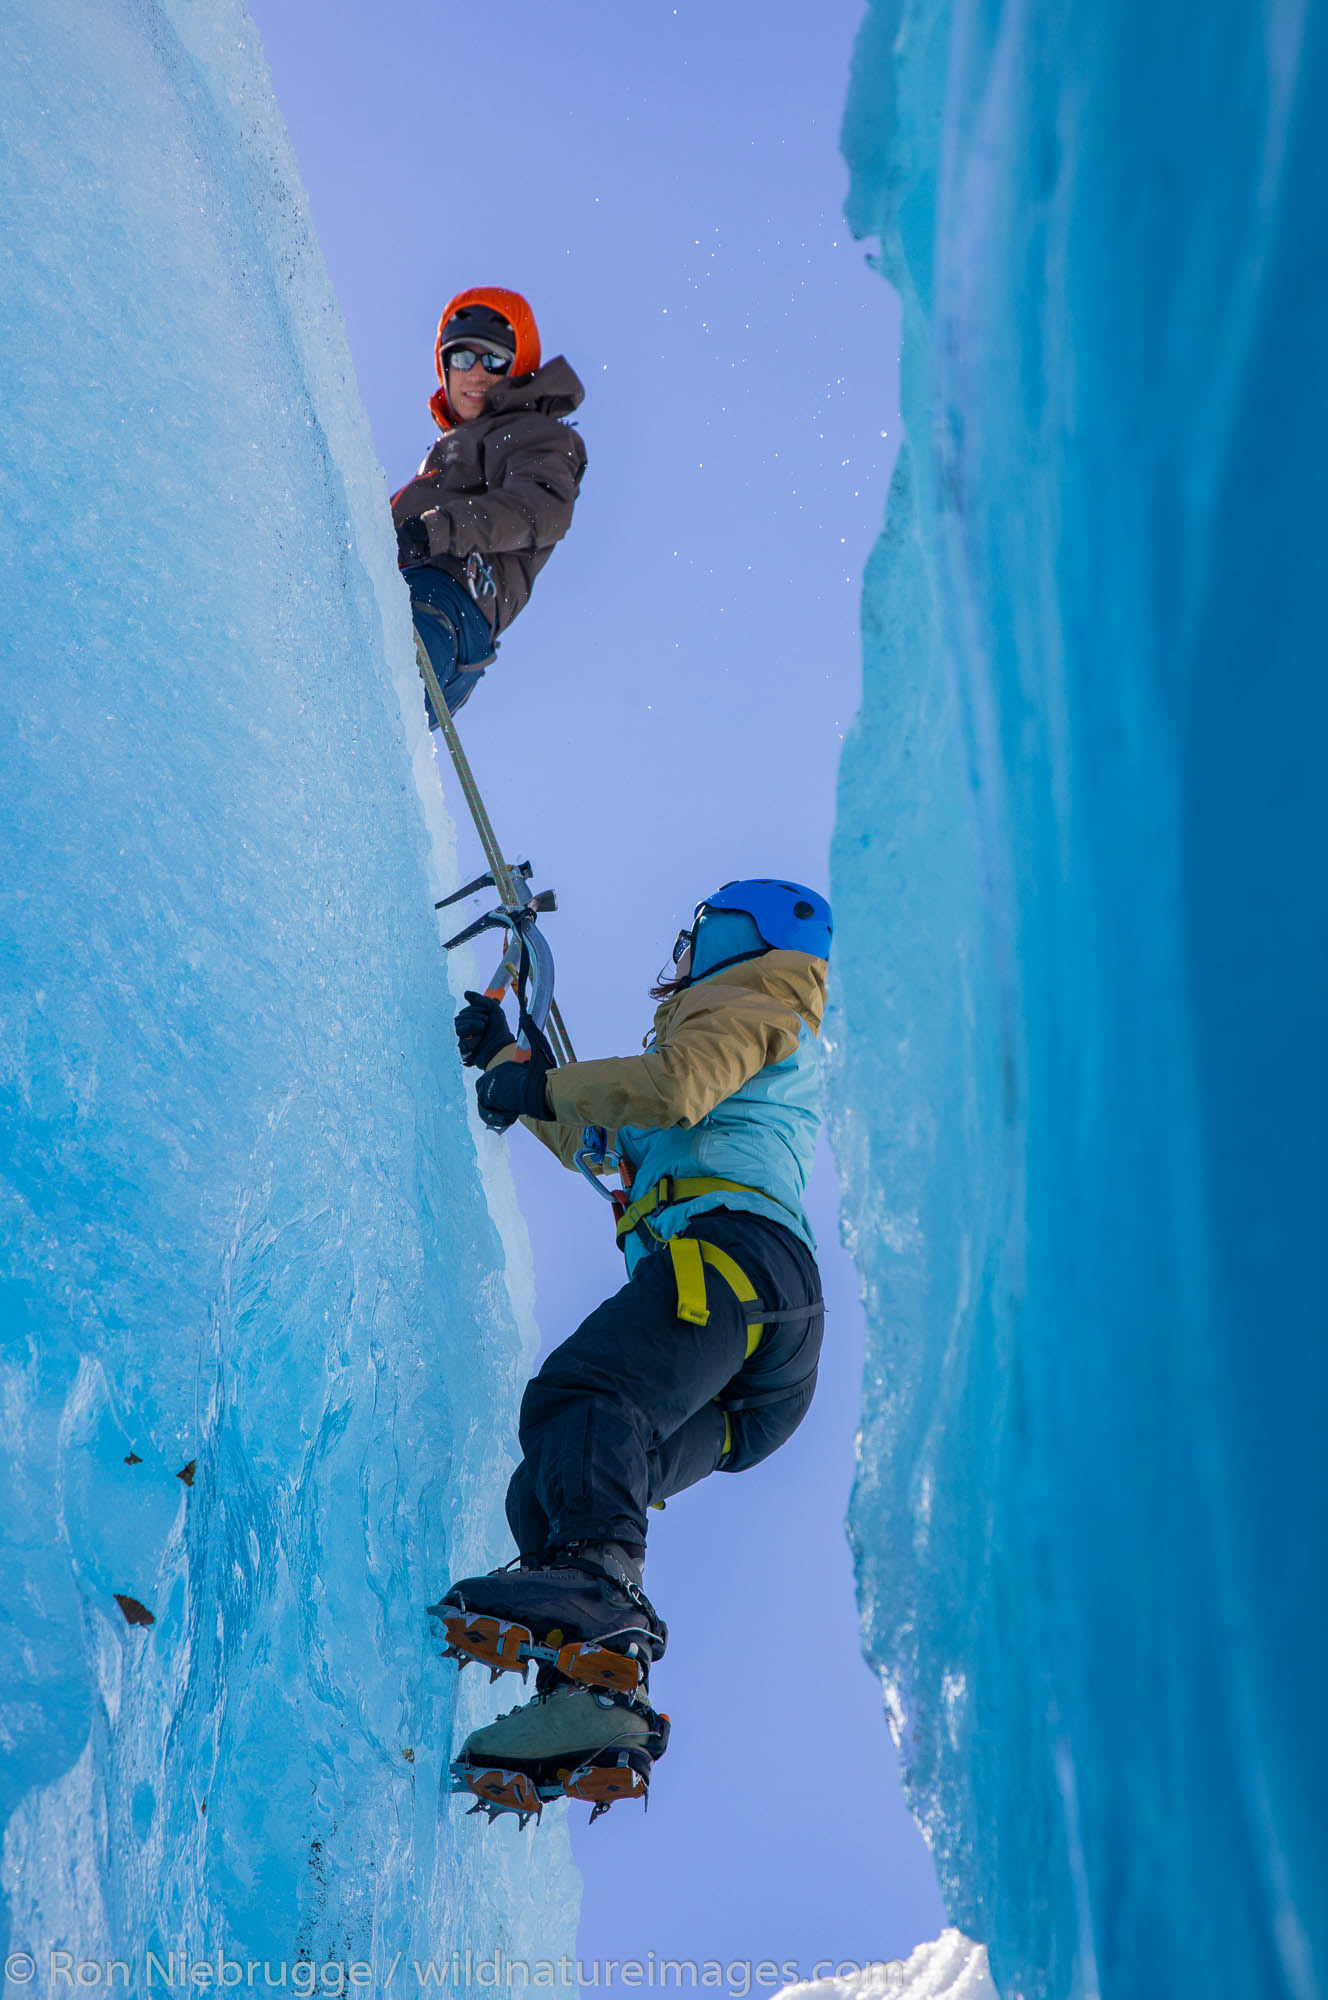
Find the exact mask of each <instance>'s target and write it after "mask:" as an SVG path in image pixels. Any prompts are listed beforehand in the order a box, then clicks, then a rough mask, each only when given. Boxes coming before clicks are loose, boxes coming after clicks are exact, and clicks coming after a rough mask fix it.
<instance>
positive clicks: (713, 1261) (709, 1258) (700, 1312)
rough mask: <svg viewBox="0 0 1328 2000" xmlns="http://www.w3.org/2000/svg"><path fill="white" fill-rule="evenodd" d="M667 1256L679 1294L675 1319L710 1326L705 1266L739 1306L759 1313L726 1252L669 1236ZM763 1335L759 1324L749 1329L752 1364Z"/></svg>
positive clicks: (691, 1239)
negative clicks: (670, 1261) (719, 1280)
mask: <svg viewBox="0 0 1328 2000" xmlns="http://www.w3.org/2000/svg"><path fill="white" fill-rule="evenodd" d="M669 1256H670V1257H671V1258H672V1260H673V1282H674V1284H675V1286H676V1287H677V1292H678V1318H679V1319H681V1320H686V1321H687V1323H688V1324H689V1325H690V1326H708V1325H709V1324H710V1308H709V1306H708V1305H707V1304H706V1290H705V1267H706V1265H707V1264H709V1265H710V1266H711V1268H712V1269H713V1270H716V1271H718V1273H719V1275H720V1277H721V1278H722V1279H723V1280H724V1283H725V1284H726V1285H727V1286H728V1288H729V1290H730V1291H731V1292H732V1293H733V1296H734V1297H735V1298H736V1299H737V1300H738V1303H739V1304H740V1305H744V1306H755V1307H756V1308H757V1310H758V1311H759V1310H760V1306H761V1301H760V1299H759V1298H758V1296H757V1292H756V1287H755V1285H754V1284H753V1283H752V1281H751V1279H750V1278H749V1277H748V1276H747V1273H746V1272H745V1271H744V1270H743V1268H742V1266H741V1264H739V1263H738V1262H737V1261H736V1259H735V1258H733V1257H730V1255H729V1253H728V1251H727V1250H720V1249H717V1248H716V1246H715V1245H714V1244H713V1243H700V1242H698V1241H697V1239H696V1237H694V1236H670V1238H669ZM750 1317H751V1315H750V1313H749V1314H748V1318H750ZM764 1332H765V1328H764V1326H763V1325H762V1324H761V1322H760V1321H759V1320H758V1321H757V1322H756V1324H755V1325H752V1326H749V1327H748V1329H747V1354H746V1359H747V1360H749V1361H750V1360H751V1357H752V1356H753V1354H755V1352H756V1350H757V1348H758V1347H759V1346H760V1344H761V1336H762V1334H763V1333H764Z"/></svg>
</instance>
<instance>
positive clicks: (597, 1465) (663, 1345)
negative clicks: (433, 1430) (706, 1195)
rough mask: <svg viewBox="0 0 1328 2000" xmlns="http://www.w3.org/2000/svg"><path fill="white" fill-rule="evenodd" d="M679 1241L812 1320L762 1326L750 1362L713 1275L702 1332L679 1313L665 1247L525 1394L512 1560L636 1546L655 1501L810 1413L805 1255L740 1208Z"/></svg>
mask: <svg viewBox="0 0 1328 2000" xmlns="http://www.w3.org/2000/svg"><path fill="white" fill-rule="evenodd" d="M681 1234H683V1235H685V1236H693V1237H696V1238H697V1239H698V1240H699V1241H700V1242H702V1243H713V1244H714V1245H715V1247H716V1248H717V1249H719V1250H726V1251H727V1252H728V1254H729V1255H730V1256H731V1257H732V1258H733V1259H734V1260H735V1262H736V1263H738V1264H739V1265H740V1266H741V1268H742V1270H743V1271H744V1272H745V1273H746V1275H747V1277H748V1278H749V1279H750V1280H751V1282H752V1284H753V1285H754V1286H755V1288H756V1291H757V1293H758V1295H759V1297H760V1300H761V1305H762V1307H763V1308H764V1309H765V1310H766V1311H768V1312H787V1311H789V1310H791V1309H793V1308H796V1307H799V1306H811V1307H812V1308H813V1310H812V1311H810V1312H809V1313H807V1314H805V1315H802V1316H800V1317H798V1318H795V1319H792V1320H787V1321H783V1322H776V1324H774V1325H773V1326H768V1327H766V1328H765V1329H764V1332H763V1335H762V1338H761V1342H760V1345H759V1346H758V1347H757V1349H756V1351H755V1353H754V1354H753V1355H752V1357H751V1359H750V1360H748V1359H747V1330H748V1329H747V1319H746V1316H745V1309H744V1307H743V1306H742V1305H741V1303H740V1302H739V1300H738V1299H737V1298H736V1296H735V1295H734V1292H733V1290H732V1288H731V1287H730V1286H729V1285H728V1284H727V1282H726V1281H725V1280H724V1279H723V1278H722V1277H721V1276H720V1275H719V1273H718V1271H716V1270H715V1269H714V1268H713V1266H711V1265H705V1266H704V1273H705V1288H706V1303H707V1305H708V1306H709V1308H710V1320H709V1324H708V1325H706V1326H694V1325H692V1324H690V1323H689V1322H687V1321H685V1320H680V1319H679V1317H678V1295H677V1288H676V1283H675V1278H674V1268H673V1260H672V1258H671V1256H670V1254H669V1252H668V1250H667V1249H659V1250H655V1251H652V1253H651V1254H650V1255H649V1256H648V1257H643V1258H642V1259H641V1261H640V1263H639V1264H638V1265H637V1267H636V1270H635V1271H634V1273H633V1275H632V1276H631V1277H630V1278H629V1279H628V1281H627V1283H626V1284H625V1285H624V1286H623V1287H622V1290H621V1291H618V1292H615V1293H614V1295H613V1297H612V1298H610V1299H606V1300H605V1301H604V1303H603V1305H602V1306H598V1307H597V1308H596V1309H595V1311H594V1312H593V1313H591V1315H590V1317H589V1318H588V1319H586V1320H583V1321H582V1323H581V1325H580V1326H579V1327H578V1328H577V1330H576V1332H575V1333H574V1334H572V1335H570V1337H569V1338H568V1339H567V1340H565V1341H564V1342H563V1343H562V1345H561V1347H557V1348H555V1349H554V1351H553V1353H552V1354H550V1355H549V1356H548V1357H547V1358H546V1359H545V1361H544V1364H543V1366H542V1367H541V1368H540V1370H539V1373H538V1374H537V1375H535V1376H534V1377H533V1378H532V1379H531V1381H530V1382H529V1383H527V1385H526V1393H525V1395H524V1397H523V1398H522V1402H521V1430H520V1437H521V1451H522V1462H521V1464H520V1465H519V1466H518V1467H517V1469H516V1471H515V1473H514V1474H513V1476H512V1482H511V1485H510V1486H509V1487H508V1490H507V1519H508V1524H509V1526H510V1527H511V1530H512V1533H513V1535H514V1537H515V1538H516V1544H517V1547H518V1549H519V1550H520V1551H521V1553H522V1554H523V1555H536V1554H538V1553H539V1552H540V1551H541V1550H542V1549H545V1548H548V1547H551V1546H560V1545H563V1544H565V1543H568V1542H573V1541H596V1542H604V1541H611V1542H627V1543H644V1541H645V1539H646V1508H647V1506H648V1504H649V1503H650V1502H651V1501H652V1500H665V1499H667V1498H668V1496H669V1495H670V1494H671V1493H681V1492H682V1490H683V1488H684V1487H687V1486H694V1485H695V1484H696V1482H697V1480H698V1479H704V1478H705V1477H706V1475H707V1473H710V1472H715V1471H720V1472H742V1471H744V1470H745V1469H746V1468H747V1467H748V1466H751V1465H758V1464H759V1463H760V1461H761V1460H762V1459H763V1458H768V1457H769V1455H770V1453H771V1452H772V1451H775V1450H776V1449H777V1448H778V1447H779V1446H780V1445H781V1444H783V1443H784V1441H785V1439H786V1438H789V1437H791V1436H792V1435H793V1432H794V1431H795V1430H796V1429H797V1427H798V1425H799V1424H800V1423H801V1422H802V1419H803V1417H804V1416H805V1415H806V1414H807V1409H808V1406H809V1405H810V1403H811V1400H812V1392H813V1390H814V1389H815V1386H816V1364H817V1360H818V1358H819V1356H820V1351H821V1332H822V1327H823V1325H824V1312H823V1310H822V1308H821V1280H820V1274H819V1272H818V1271H817V1268H816V1259H815V1258H814V1257H813V1256H812V1253H811V1251H810V1250H808V1249H807V1247H806V1245H805V1244H803V1243H802V1242H800V1241H799V1239H798V1238H797V1237H796V1236H794V1235H793V1233H792V1231H791V1230H788V1229H785V1228H783V1227H782V1225H781V1224H779V1223H777V1222H767V1221H766V1220H765V1219H764V1218H763V1217H761V1216H756V1215H749V1214H742V1213H741V1212H739V1211H737V1210H735V1209H711V1210H709V1211H707V1213H705V1214H703V1215H700V1216H698V1217H697V1218H696V1219H695V1220H694V1221H693V1222H692V1223H691V1225H690V1226H689V1227H688V1228H687V1229H685V1230H683V1231H682V1232H681ZM726 1417H727V1425H726ZM726 1431H727V1436H728V1448H727V1450H726V1449H725V1437H726Z"/></svg>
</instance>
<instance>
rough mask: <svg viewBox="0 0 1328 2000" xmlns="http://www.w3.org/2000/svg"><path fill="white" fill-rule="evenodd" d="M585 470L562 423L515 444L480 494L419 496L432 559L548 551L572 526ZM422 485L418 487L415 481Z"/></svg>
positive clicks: (581, 452) (575, 439)
mask: <svg viewBox="0 0 1328 2000" xmlns="http://www.w3.org/2000/svg"><path fill="white" fill-rule="evenodd" d="M585 469H586V448H585V446H584V444H583V443H582V442H581V439H580V436H579V435H578V433H577V432H576V431H574V430H571V429H569V427H568V426H567V425H566V424H559V423H550V425H549V428H548V431H547V433H546V435H545V436H544V437H542V438H531V439H529V440H527V441H525V442H523V443H520V444H518V445H517V446H516V447H515V448H514V449H513V450H512V451H511V452H510V453H509V454H508V455H507V456H506V457H505V458H504V460H503V463H502V466H501V468H500V470H499V473H498V477H497V479H496V480H494V481H492V482H491V483H490V484H489V485H488V486H487V487H486V488H485V490H484V492H483V493H444V494H441V495H440V494H439V492H438V489H437V487H436V486H435V488H434V490H433V494H432V495H431V496H430V495H427V494H424V495H421V497H422V498H423V499H424V500H425V504H424V506H423V507H422V508H421V509H420V519H421V520H422V521H423V523H424V526H425V530H426V532H427V534H428V537H429V548H430V551H431V552H432V554H434V555H436V556H445V555H447V556H463V557H464V556H468V555H469V554H470V553H471V551H472V550H478V551H479V553H480V554H481V555H515V554H521V553H523V552H527V551H531V550H534V549H547V548H551V547H552V546H553V544H554V543H555V542H558V541H561V540H562V538H563V536H564V535H565V534H566V533H567V530H568V528H569V527H570V526H571V523H572V509H573V507H574V506H575V505H576V496H577V494H578V492H579V491H580V487H581V475H582V473H583V472H584V471H585ZM416 483H417V484H422V482H416Z"/></svg>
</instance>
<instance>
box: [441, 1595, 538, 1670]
mask: <svg viewBox="0 0 1328 2000" xmlns="http://www.w3.org/2000/svg"><path fill="white" fill-rule="evenodd" d="M442 1626H443V1630H444V1631H445V1632H446V1634H447V1638H448V1647H447V1652H446V1653H445V1654H444V1658H448V1657H451V1658H454V1659H459V1660H461V1661H462V1662H463V1664H464V1662H465V1661H467V1660H478V1661H479V1663H480V1665H481V1666H485V1667H487V1668H488V1669H489V1679H490V1680H491V1681H496V1680H497V1678H498V1676H499V1674H504V1673H514V1674H520V1676H521V1678H522V1680H525V1679H526V1678H527V1677H528V1675H529V1672H530V1663H529V1660H528V1659H524V1658H523V1657H522V1650H523V1648H529V1647H531V1646H533V1645H534V1635H533V1634H532V1632H531V1630H530V1627H529V1626H528V1625H513V1624H512V1623H511V1622H510V1621H509V1620H508V1619H506V1618H489V1617H485V1616H483V1615H481V1614H480V1613H467V1612H464V1611H449V1612H447V1613H444V1614H442Z"/></svg>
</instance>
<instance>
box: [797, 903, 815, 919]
mask: <svg viewBox="0 0 1328 2000" xmlns="http://www.w3.org/2000/svg"><path fill="white" fill-rule="evenodd" d="M793 914H794V916H795V917H797V919H798V921H799V922H800V923H805V922H806V920H807V918H808V917H814V916H815V915H816V912H815V910H814V909H813V908H812V906H811V904H810V903H803V902H797V903H795V904H794V905H793Z"/></svg>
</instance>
